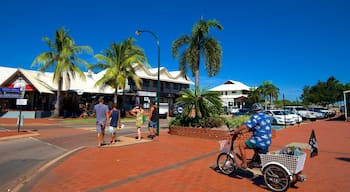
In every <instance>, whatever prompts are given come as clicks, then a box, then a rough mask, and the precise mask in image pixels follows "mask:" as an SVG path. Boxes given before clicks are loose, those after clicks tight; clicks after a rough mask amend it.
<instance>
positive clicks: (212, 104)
mask: <svg viewBox="0 0 350 192" xmlns="http://www.w3.org/2000/svg"><path fill="white" fill-rule="evenodd" d="M180 94H181V95H182V96H181V97H179V98H177V99H176V104H177V105H183V106H184V111H183V112H182V115H184V116H191V115H192V109H195V110H194V111H195V116H194V118H195V119H196V120H199V119H200V118H207V117H211V116H213V115H217V114H220V113H222V105H221V99H220V97H219V96H220V94H219V93H217V92H211V91H207V90H205V89H203V90H200V91H198V89H194V91H193V90H191V89H185V90H182V91H181V92H180Z"/></svg>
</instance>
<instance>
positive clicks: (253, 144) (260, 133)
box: [233, 103, 272, 169]
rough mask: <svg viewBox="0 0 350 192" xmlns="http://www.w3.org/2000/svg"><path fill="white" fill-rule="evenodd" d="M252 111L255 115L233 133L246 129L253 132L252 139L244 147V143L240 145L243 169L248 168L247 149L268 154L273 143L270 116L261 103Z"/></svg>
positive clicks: (254, 106) (255, 104) (255, 105)
mask: <svg viewBox="0 0 350 192" xmlns="http://www.w3.org/2000/svg"><path fill="white" fill-rule="evenodd" d="M251 110H252V111H253V113H254V114H253V115H252V116H251V117H250V119H249V120H248V121H247V122H246V123H244V124H243V125H242V126H240V127H238V128H237V129H236V130H235V131H234V133H233V134H238V133H239V132H241V131H243V130H245V129H248V130H249V131H252V132H253V135H252V137H250V138H249V139H248V140H247V141H246V142H245V143H244V145H243V144H242V143H241V144H239V150H240V152H241V155H242V165H241V167H242V168H243V169H246V168H247V158H246V150H247V149H258V150H259V152H261V153H267V152H268V151H269V147H270V145H271V143H272V139H271V138H272V126H271V121H270V118H269V116H268V115H266V114H265V113H264V112H263V111H262V106H261V104H259V103H254V104H253V105H252V107H251Z"/></svg>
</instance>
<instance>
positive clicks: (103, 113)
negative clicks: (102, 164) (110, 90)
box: [94, 97, 109, 147]
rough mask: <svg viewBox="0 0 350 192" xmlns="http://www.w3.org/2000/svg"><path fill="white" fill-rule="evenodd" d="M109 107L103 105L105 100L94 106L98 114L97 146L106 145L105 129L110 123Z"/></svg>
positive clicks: (99, 100) (100, 99)
mask: <svg viewBox="0 0 350 192" xmlns="http://www.w3.org/2000/svg"><path fill="white" fill-rule="evenodd" d="M108 112H109V110H108V107H107V105H105V104H103V98H102V97H100V98H99V99H98V104H96V105H95V106H94V113H95V114H96V132H97V146H99V147H100V146H102V145H104V144H105V142H104V136H105V128H106V124H107V122H108Z"/></svg>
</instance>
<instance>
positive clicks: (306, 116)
mask: <svg viewBox="0 0 350 192" xmlns="http://www.w3.org/2000/svg"><path fill="white" fill-rule="evenodd" d="M283 109H285V110H290V111H293V112H296V113H298V114H299V115H300V116H301V117H302V118H303V120H310V121H316V120H317V119H318V115H317V113H316V112H314V111H310V110H308V109H307V108H306V107H303V106H285V107H284V108H283Z"/></svg>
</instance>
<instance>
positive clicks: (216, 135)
mask: <svg viewBox="0 0 350 192" xmlns="http://www.w3.org/2000/svg"><path fill="white" fill-rule="evenodd" d="M169 134H171V135H179V136H186V137H196V138H203V139H214V140H225V139H229V138H230V136H229V135H228V130H227V129H218V128H196V127H182V126H171V127H169ZM250 136H251V133H249V134H245V135H244V136H243V137H240V138H239V139H240V140H246V139H247V138H249V137H250ZM275 137H276V130H274V129H272V138H275Z"/></svg>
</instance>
